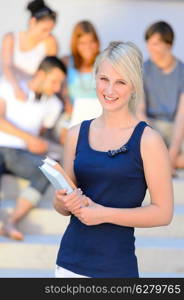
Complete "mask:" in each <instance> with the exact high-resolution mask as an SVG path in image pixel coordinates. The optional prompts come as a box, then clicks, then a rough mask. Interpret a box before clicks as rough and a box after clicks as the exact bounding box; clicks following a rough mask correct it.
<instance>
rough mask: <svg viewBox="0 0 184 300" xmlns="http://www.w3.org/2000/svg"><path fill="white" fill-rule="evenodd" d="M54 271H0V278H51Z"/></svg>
mask: <svg viewBox="0 0 184 300" xmlns="http://www.w3.org/2000/svg"><path fill="white" fill-rule="evenodd" d="M53 277H54V270H38V269H0V278H53Z"/></svg>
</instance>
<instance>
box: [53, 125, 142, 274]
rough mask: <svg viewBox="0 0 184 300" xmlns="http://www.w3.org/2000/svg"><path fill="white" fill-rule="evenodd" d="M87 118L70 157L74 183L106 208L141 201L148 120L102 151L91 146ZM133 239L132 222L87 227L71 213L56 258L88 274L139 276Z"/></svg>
mask: <svg viewBox="0 0 184 300" xmlns="http://www.w3.org/2000/svg"><path fill="white" fill-rule="evenodd" d="M91 121H92V120H88V121H84V122H82V124H81V128H80V132H79V138H78V144H77V148H76V157H75V161H74V172H75V175H76V179H77V183H78V187H80V188H81V189H82V191H83V193H84V194H85V195H86V196H88V197H90V198H91V199H92V200H93V201H95V202H96V203H99V204H101V205H104V206H107V207H113V208H133V207H139V206H141V204H142V201H143V199H144V197H145V193H146V189H147V184H146V180H145V176H144V170H143V162H142V158H141V153H140V141H141V136H142V133H143V130H144V128H145V127H146V126H148V125H147V123H145V122H143V121H141V122H139V123H138V124H137V125H136V127H135V128H134V131H133V133H132V135H131V137H130V138H129V140H128V142H127V143H126V144H125V145H122V147H121V148H120V149H117V150H116V151H108V152H103V151H97V150H94V149H92V148H91V147H90V145H89V139H88V136H89V128H90V124H91ZM134 242H135V237H134V228H133V227H127V226H119V225H115V224H111V223H103V224H99V225H93V226H87V225H85V224H83V223H82V222H80V221H79V220H78V219H77V218H76V217H75V216H74V215H72V216H71V219H70V223H69V225H68V227H67V229H66V231H65V233H64V235H63V238H62V240H61V244H60V249H59V252H58V256H57V261H56V263H57V265H59V266H61V267H63V268H65V269H68V270H70V271H72V272H74V273H77V274H81V275H84V276H88V277H95V278H102V277H103V278H107V277H109V278H110V277H111V278H114V277H116V278H117V277H139V274H138V267H137V258H136V255H135V246H134Z"/></svg>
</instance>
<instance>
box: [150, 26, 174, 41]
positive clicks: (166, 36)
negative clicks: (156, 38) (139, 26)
mask: <svg viewBox="0 0 184 300" xmlns="http://www.w3.org/2000/svg"><path fill="white" fill-rule="evenodd" d="M155 33H159V34H160V36H161V39H162V41H163V42H165V43H166V44H170V45H172V44H173V41H174V31H173V29H172V27H171V26H170V25H169V24H168V23H166V22H164V21H160V22H156V23H154V24H152V25H151V26H149V27H148V29H147V30H146V32H145V40H146V41H147V40H149V39H150V38H151V36H152V35H153V34H155Z"/></svg>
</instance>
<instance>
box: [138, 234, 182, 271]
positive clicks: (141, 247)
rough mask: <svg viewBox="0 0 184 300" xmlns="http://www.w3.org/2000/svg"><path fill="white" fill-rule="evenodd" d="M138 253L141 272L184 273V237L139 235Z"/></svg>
mask: <svg viewBox="0 0 184 300" xmlns="http://www.w3.org/2000/svg"><path fill="white" fill-rule="evenodd" d="M136 255H137V258H138V265H139V270H140V272H141V273H145V272H146V273H150V272H151V273H158V272H159V273H162V272H164V273H165V272H166V273H178V277H179V274H181V273H182V274H183V273H184V239H183V238H156V237H154V238H153V237H149V238H148V237H146V238H143V237H137V239H136Z"/></svg>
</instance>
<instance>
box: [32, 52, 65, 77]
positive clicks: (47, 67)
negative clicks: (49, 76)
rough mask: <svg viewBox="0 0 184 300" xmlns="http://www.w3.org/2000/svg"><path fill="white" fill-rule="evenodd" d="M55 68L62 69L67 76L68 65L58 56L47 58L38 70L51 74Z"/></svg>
mask: <svg viewBox="0 0 184 300" xmlns="http://www.w3.org/2000/svg"><path fill="white" fill-rule="evenodd" d="M54 68H58V69H60V70H61V71H62V72H63V73H64V74H65V75H66V74H67V68H66V65H65V64H64V63H63V62H62V61H61V59H59V58H58V57H56V56H46V57H45V58H44V59H43V60H42V62H41V63H40V65H39V67H38V70H42V71H44V72H50V71H51V70H52V69H54Z"/></svg>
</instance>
